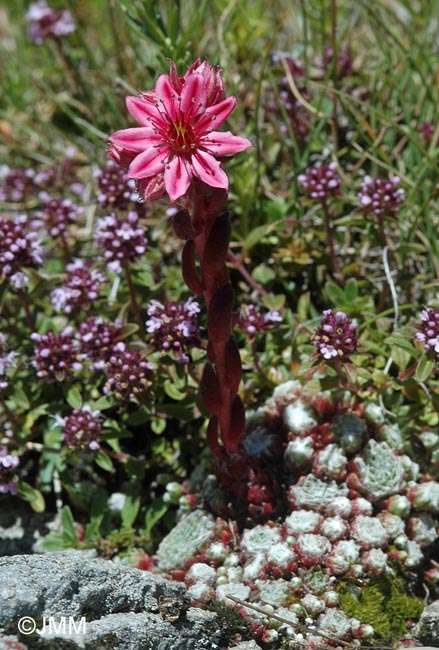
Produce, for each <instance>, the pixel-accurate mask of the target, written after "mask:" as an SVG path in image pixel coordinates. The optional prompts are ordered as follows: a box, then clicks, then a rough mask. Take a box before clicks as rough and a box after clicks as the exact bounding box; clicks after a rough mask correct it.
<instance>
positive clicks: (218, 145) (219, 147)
mask: <svg viewBox="0 0 439 650" xmlns="http://www.w3.org/2000/svg"><path fill="white" fill-rule="evenodd" d="M201 146H202V148H203V149H205V150H206V151H207V152H208V153H211V154H212V155H213V156H228V155H230V154H233V153H239V152H240V151H244V149H248V148H249V147H252V146H253V145H252V143H251V142H250V140H247V138H241V137H240V136H239V135H233V134H232V133H231V132H230V131H224V132H219V131H214V132H213V133H209V135H206V136H205V137H204V138H203V140H202V145H201Z"/></svg>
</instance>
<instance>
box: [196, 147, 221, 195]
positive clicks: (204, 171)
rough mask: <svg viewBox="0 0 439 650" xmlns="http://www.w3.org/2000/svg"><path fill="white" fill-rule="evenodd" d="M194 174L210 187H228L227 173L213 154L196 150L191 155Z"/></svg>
mask: <svg viewBox="0 0 439 650" xmlns="http://www.w3.org/2000/svg"><path fill="white" fill-rule="evenodd" d="M192 167H193V170H194V175H195V176H196V177H197V178H199V179H200V180H201V181H203V182H204V183H206V185H210V187H222V188H223V189H225V190H228V189H229V179H228V178H227V174H226V173H225V172H224V171H223V170H222V169H221V167H220V163H219V162H218V160H216V159H215V158H214V157H213V156H211V155H210V154H208V153H205V152H204V151H201V150H198V151H197V153H196V154H194V155H193V156H192Z"/></svg>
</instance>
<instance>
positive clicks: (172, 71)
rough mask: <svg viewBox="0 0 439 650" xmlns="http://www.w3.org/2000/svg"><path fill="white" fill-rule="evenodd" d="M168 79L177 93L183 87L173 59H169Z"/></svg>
mask: <svg viewBox="0 0 439 650" xmlns="http://www.w3.org/2000/svg"><path fill="white" fill-rule="evenodd" d="M169 79H170V81H171V84H172V86H173V88H174V89H175V91H176V92H177V94H178V95H179V94H180V93H181V89H182V88H183V82H182V80H181V78H180V76H179V74H178V72H177V68H176V66H175V63H174V61H169Z"/></svg>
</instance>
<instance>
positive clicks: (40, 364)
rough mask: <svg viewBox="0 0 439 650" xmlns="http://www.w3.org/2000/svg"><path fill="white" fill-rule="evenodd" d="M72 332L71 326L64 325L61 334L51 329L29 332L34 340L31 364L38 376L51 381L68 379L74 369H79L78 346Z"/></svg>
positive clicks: (80, 364) (80, 365)
mask: <svg viewBox="0 0 439 650" xmlns="http://www.w3.org/2000/svg"><path fill="white" fill-rule="evenodd" d="M72 332H73V330H72V328H71V327H66V329H65V330H64V331H63V332H61V334H55V332H53V331H50V332H47V334H37V333H36V332H34V333H33V334H31V339H32V340H33V341H34V342H35V348H34V360H33V361H32V365H33V366H34V368H35V369H36V371H37V376H38V377H40V378H44V379H46V381H47V382H48V383H52V382H54V381H63V380H64V379H69V378H71V377H72V375H73V371H74V370H81V368H82V363H81V361H80V359H79V356H78V346H77V344H76V342H75V341H74V339H73V336H72Z"/></svg>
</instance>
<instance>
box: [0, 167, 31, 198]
mask: <svg viewBox="0 0 439 650" xmlns="http://www.w3.org/2000/svg"><path fill="white" fill-rule="evenodd" d="M38 190H39V186H38V183H37V179H36V171H35V169H31V168H29V169H21V168H14V169H11V167H8V165H2V167H1V168H0V201H7V202H10V203H21V202H22V201H25V200H26V198H27V197H28V196H33V195H34V194H35V193H36V192H37V191H38Z"/></svg>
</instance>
